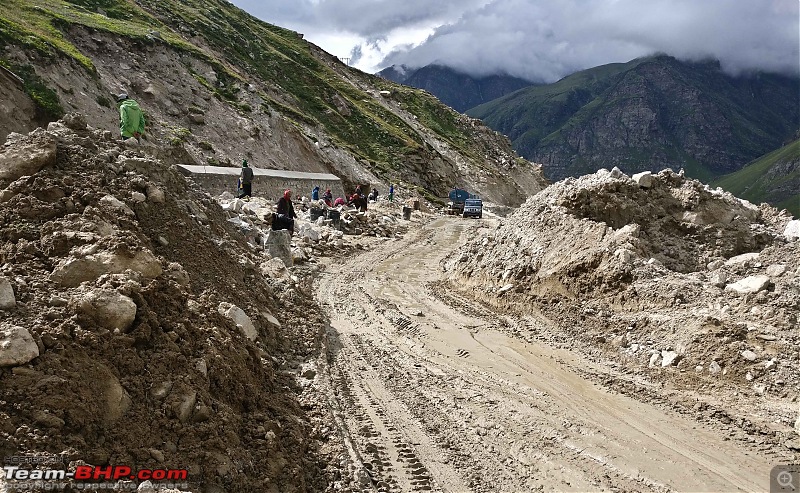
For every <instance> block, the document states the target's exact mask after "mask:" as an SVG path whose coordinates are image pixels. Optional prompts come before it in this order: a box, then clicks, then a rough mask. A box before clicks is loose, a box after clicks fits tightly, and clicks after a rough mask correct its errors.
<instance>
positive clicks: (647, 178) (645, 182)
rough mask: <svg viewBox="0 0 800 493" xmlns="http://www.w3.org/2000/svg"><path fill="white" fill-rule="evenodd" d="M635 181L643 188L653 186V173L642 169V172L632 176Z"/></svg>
mask: <svg viewBox="0 0 800 493" xmlns="http://www.w3.org/2000/svg"><path fill="white" fill-rule="evenodd" d="M631 178H632V179H633V181H635V182H636V184H637V185H639V186H640V187H642V188H650V187H652V186H653V173H651V172H650V171H642V172H641V173H636V174H635V175H633V176H632V177H631Z"/></svg>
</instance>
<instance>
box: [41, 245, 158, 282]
mask: <svg viewBox="0 0 800 493" xmlns="http://www.w3.org/2000/svg"><path fill="white" fill-rule="evenodd" d="M128 269H130V270H133V271H135V272H138V273H139V274H141V275H142V276H143V277H146V278H155V277H158V276H160V275H161V273H162V268H161V262H160V261H159V260H158V259H157V258H156V257H155V256H154V255H153V254H152V253H151V252H150V251H149V250H139V251H138V252H136V254H135V255H134V256H133V257H128V256H126V255H122V254H117V253H112V252H99V253H96V254H92V255H87V256H86V257H83V258H68V259H65V260H62V261H61V262H60V263H59V264H58V265H57V266H56V268H55V270H54V271H53V273H52V274H51V275H50V279H52V280H53V281H55V282H57V283H59V284H61V285H62V286H64V287H70V288H71V287H75V286H78V285H80V283H82V282H84V281H93V280H95V279H97V278H98V277H100V276H101V275H103V274H120V273H122V272H125V271H126V270H128Z"/></svg>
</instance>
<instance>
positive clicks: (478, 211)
mask: <svg viewBox="0 0 800 493" xmlns="http://www.w3.org/2000/svg"><path fill="white" fill-rule="evenodd" d="M461 216H462V217H477V218H478V219H482V218H483V201H482V200H481V199H466V200H465V201H464V212H462V213H461Z"/></svg>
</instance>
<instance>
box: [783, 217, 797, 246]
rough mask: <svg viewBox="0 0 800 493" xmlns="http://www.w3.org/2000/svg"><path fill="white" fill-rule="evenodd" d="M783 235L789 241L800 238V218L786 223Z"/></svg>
mask: <svg viewBox="0 0 800 493" xmlns="http://www.w3.org/2000/svg"><path fill="white" fill-rule="evenodd" d="M783 236H784V238H786V239H787V240H789V241H795V240H798V239H800V219H793V220H791V221H789V222H788V223H787V224H786V228H784V230H783Z"/></svg>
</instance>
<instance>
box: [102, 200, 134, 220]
mask: <svg viewBox="0 0 800 493" xmlns="http://www.w3.org/2000/svg"><path fill="white" fill-rule="evenodd" d="M100 205H101V206H105V207H107V208H110V209H113V210H116V211H119V212H122V213H123V214H125V215H127V216H134V215H135V214H134V213H133V211H132V210H131V208H130V207H128V205H127V204H126V203H125V202H123V201H121V200H119V199H118V198H116V197H114V196H113V195H106V196H104V197H103V198H101V199H100Z"/></svg>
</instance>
